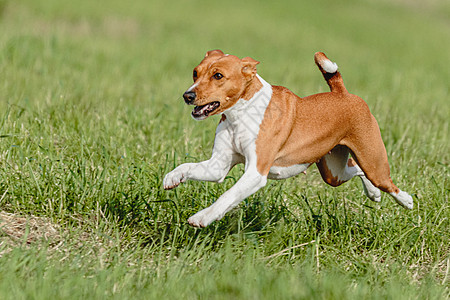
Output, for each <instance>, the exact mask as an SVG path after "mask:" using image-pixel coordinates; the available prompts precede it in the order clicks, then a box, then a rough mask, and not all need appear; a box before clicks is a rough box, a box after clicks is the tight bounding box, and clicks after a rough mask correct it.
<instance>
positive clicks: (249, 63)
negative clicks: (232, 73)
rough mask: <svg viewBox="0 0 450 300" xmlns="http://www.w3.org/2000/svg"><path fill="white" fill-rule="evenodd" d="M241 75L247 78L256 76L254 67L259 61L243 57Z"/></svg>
mask: <svg viewBox="0 0 450 300" xmlns="http://www.w3.org/2000/svg"><path fill="white" fill-rule="evenodd" d="M241 61H242V73H243V74H244V75H245V76H247V77H253V76H255V75H256V65H257V64H259V61H257V60H254V59H253V58H251V57H244V58H243V59H242V60H241Z"/></svg>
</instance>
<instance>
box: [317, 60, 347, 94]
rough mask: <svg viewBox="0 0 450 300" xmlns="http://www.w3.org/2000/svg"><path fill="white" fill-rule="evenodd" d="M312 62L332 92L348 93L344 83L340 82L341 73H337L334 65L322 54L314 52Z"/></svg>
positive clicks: (336, 67)
mask: <svg viewBox="0 0 450 300" xmlns="http://www.w3.org/2000/svg"><path fill="white" fill-rule="evenodd" d="M314 61H315V62H316V65H317V66H318V67H319V69H320V71H321V72H322V74H323V78H325V80H326V81H327V84H328V86H329V87H330V89H331V91H332V92H336V93H348V91H347V89H346V88H345V85H344V81H343V80H342V76H341V73H339V72H338V66H337V64H336V63H334V62H332V61H331V60H329V59H328V57H327V56H326V55H325V54H324V53H322V52H316V54H314Z"/></svg>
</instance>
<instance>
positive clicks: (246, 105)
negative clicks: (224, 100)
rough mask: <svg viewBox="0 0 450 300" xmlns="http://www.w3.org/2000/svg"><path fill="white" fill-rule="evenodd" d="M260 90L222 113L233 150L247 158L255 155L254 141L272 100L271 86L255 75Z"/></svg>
mask: <svg viewBox="0 0 450 300" xmlns="http://www.w3.org/2000/svg"><path fill="white" fill-rule="evenodd" d="M256 76H257V78H258V79H259V81H260V82H261V83H262V85H263V86H262V88H261V89H260V90H259V91H258V92H256V93H255V95H253V97H252V98H251V99H250V100H243V99H239V100H238V102H237V103H236V104H235V105H234V106H232V107H231V108H229V109H228V110H226V111H225V112H224V114H225V116H226V117H227V119H226V123H227V126H226V129H227V130H229V131H230V135H231V138H232V143H233V144H234V145H233V146H234V147H235V150H236V151H237V152H238V153H240V154H242V155H244V156H247V155H248V154H250V153H251V152H253V153H255V141H256V138H257V136H258V133H259V127H260V125H261V122H262V120H263V118H264V113H265V111H266V108H267V106H268V105H269V102H270V99H271V98H272V86H271V85H270V84H269V83H267V82H266V81H265V80H264V79H262V78H261V77H260V76H259V75H256Z"/></svg>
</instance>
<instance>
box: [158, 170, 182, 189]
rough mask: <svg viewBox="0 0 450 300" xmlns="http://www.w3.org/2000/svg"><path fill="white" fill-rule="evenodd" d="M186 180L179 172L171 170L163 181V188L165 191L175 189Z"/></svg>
mask: <svg viewBox="0 0 450 300" xmlns="http://www.w3.org/2000/svg"><path fill="white" fill-rule="evenodd" d="M185 181H186V178H185V176H184V174H183V172H182V171H181V170H177V169H175V170H173V171H172V172H170V173H168V174H167V175H166V176H165V177H164V180H163V187H164V189H165V190H170V189H173V188H176V187H177V186H178V185H179V184H180V183H182V182H185Z"/></svg>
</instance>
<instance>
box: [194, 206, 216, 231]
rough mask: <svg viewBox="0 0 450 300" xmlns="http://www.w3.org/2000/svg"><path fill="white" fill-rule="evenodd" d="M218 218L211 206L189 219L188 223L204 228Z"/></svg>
mask: <svg viewBox="0 0 450 300" xmlns="http://www.w3.org/2000/svg"><path fill="white" fill-rule="evenodd" d="M217 219H218V218H217V217H215V216H214V215H213V214H212V213H211V212H210V209H209V208H205V209H203V210H201V211H199V212H198V213H196V214H195V215H193V216H192V217H190V218H189V219H188V223H189V225H191V226H194V227H198V228H204V227H206V226H208V225H209V224H211V223H212V222H214V221H216V220H217Z"/></svg>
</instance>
